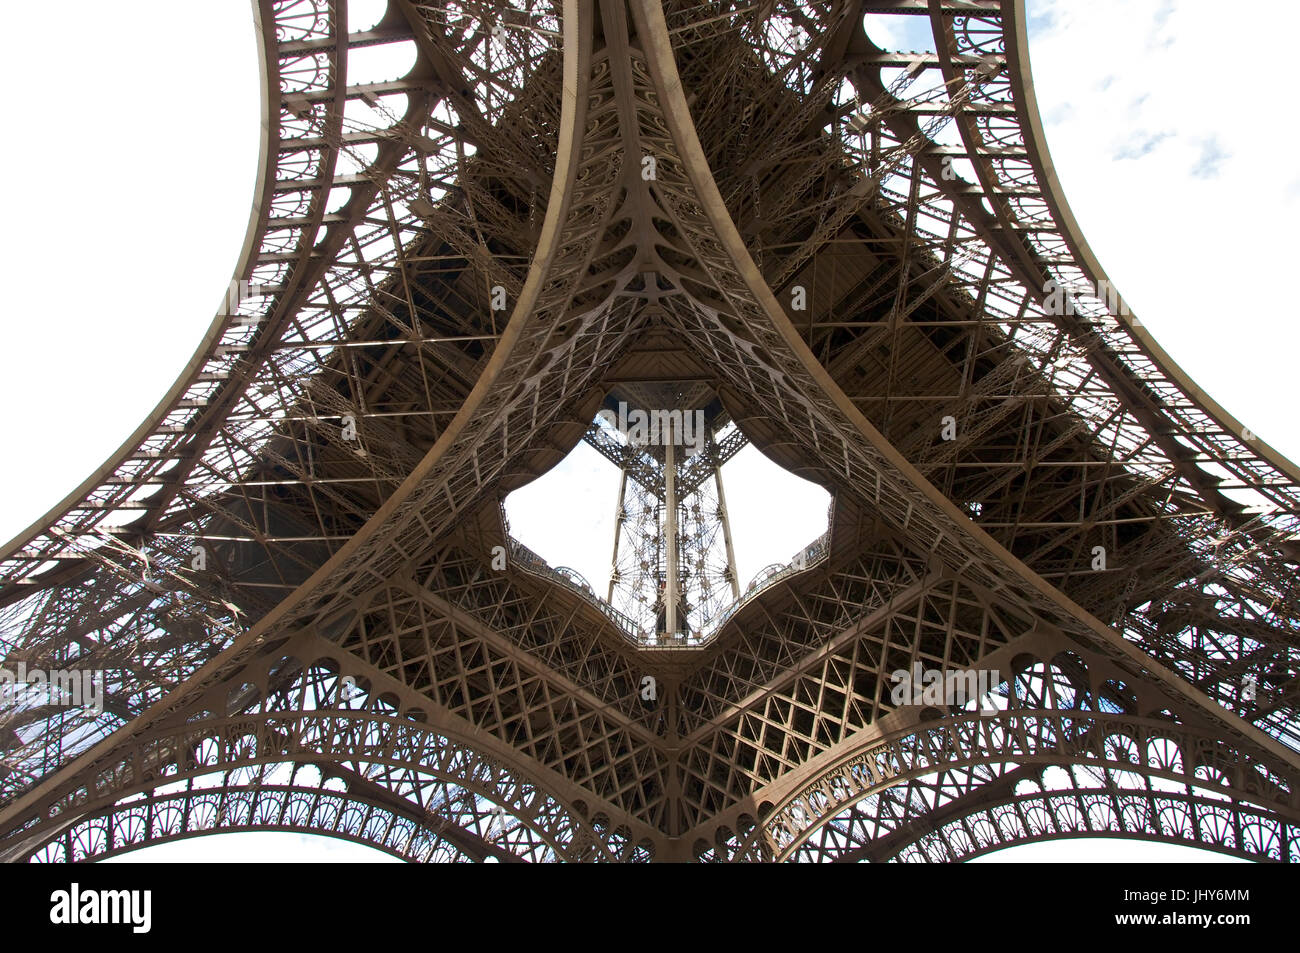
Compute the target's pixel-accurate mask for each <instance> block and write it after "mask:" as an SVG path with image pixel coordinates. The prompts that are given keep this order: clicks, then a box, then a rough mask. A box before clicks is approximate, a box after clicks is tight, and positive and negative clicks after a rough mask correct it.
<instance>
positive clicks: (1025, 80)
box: [1002, 0, 1300, 485]
mask: <svg viewBox="0 0 1300 953" xmlns="http://www.w3.org/2000/svg"><path fill="white" fill-rule="evenodd" d="M1002 22H1003V23H1004V24H1006V25H1007V27H1006V35H1007V40H1006V55H1007V62H1008V65H1009V67H1010V69H1011V74H1012V77H1013V78H1014V81H1015V84H1016V92H1017V95H1016V97H1015V104H1016V115H1017V117H1018V118H1019V120H1020V125H1021V130H1022V133H1023V135H1024V137H1025V143H1026V146H1027V148H1028V156H1029V160H1030V162H1031V163H1033V165H1034V169H1035V172H1036V173H1037V179H1038V183H1039V186H1040V188H1041V189H1042V194H1043V199H1044V201H1045V202H1046V203H1047V206H1048V208H1049V210H1050V212H1051V215H1052V218H1053V219H1054V220H1055V223H1056V225H1057V227H1058V228H1059V230H1060V233H1061V235H1062V237H1063V238H1064V240H1065V243H1066V245H1067V246H1068V247H1069V249H1070V251H1071V252H1072V253H1073V256H1074V258H1075V260H1076V262H1077V264H1078V267H1079V269H1080V270H1081V271H1082V272H1083V273H1084V274H1085V275H1087V276H1088V278H1089V279H1090V280H1091V281H1092V284H1093V287H1094V288H1097V287H1100V288H1108V287H1113V282H1111V281H1110V279H1109V277H1108V276H1107V274H1106V270H1105V269H1104V268H1102V266H1101V262H1100V261H1099V260H1098V259H1097V256H1096V255H1095V254H1094V253H1093V251H1092V248H1091V246H1089V244H1088V240H1087V239H1086V238H1085V237H1084V235H1083V231H1082V230H1081V229H1080V228H1079V223H1078V221H1077V220H1076V219H1075V217H1074V213H1073V212H1072V211H1071V209H1070V203H1069V202H1068V201H1067V199H1066V196H1065V190H1064V189H1062V188H1061V183H1060V180H1059V179H1058V178H1057V176H1056V167H1055V165H1054V164H1053V163H1052V155H1051V151H1050V150H1049V149H1048V147H1047V136H1046V133H1045V132H1044V129H1043V119H1042V114H1041V113H1040V112H1039V109H1038V99H1037V96H1036V95H1035V93H1034V79H1033V73H1032V71H1031V69H1030V61H1029V32H1028V30H1027V29H1026V25H1027V23H1028V19H1027V17H1026V13H1025V0H1002ZM1114 310H1115V311H1117V312H1119V313H1120V316H1121V317H1122V318H1123V317H1128V316H1129V310H1128V307H1127V306H1126V305H1124V303H1123V298H1122V296H1120V297H1119V298H1118V301H1117V303H1116V305H1115V308H1114ZM1124 325H1125V331H1126V332H1127V334H1128V335H1129V336H1130V337H1131V338H1132V339H1133V340H1134V341H1135V342H1136V344H1137V345H1138V346H1139V347H1140V348H1141V349H1142V351H1143V352H1144V353H1145V354H1146V356H1147V357H1148V358H1149V360H1150V361H1151V362H1152V364H1154V365H1155V367H1156V368H1158V369H1159V370H1160V372H1161V373H1163V375H1164V376H1166V377H1168V378H1169V379H1170V380H1171V381H1173V383H1174V384H1175V385H1176V386H1177V387H1178V389H1179V390H1181V391H1182V392H1183V393H1184V394H1186V395H1187V396H1188V397H1189V398H1190V399H1191V400H1192V401H1193V402H1195V403H1196V404H1197V405H1199V406H1200V408H1201V409H1202V410H1203V411H1204V412H1205V414H1206V415H1207V416H1208V417H1209V418H1210V419H1211V420H1213V421H1215V422H1217V423H1218V424H1219V426H1220V427H1221V428H1222V433H1223V435H1226V437H1227V438H1228V439H1229V440H1230V441H1232V445H1233V448H1234V449H1235V451H1236V452H1235V453H1232V454H1222V455H1220V456H1219V457H1217V458H1216V459H1224V460H1232V461H1234V462H1235V461H1236V460H1238V459H1239V457H1240V456H1241V455H1242V454H1257V455H1258V456H1259V457H1260V458H1262V460H1261V462H1265V463H1267V464H1268V465H1269V466H1271V467H1272V468H1274V469H1275V470H1277V471H1278V472H1279V473H1280V474H1282V475H1284V476H1285V477H1286V478H1288V479H1289V481H1290V482H1291V483H1292V484H1293V485H1294V484H1300V466H1297V464H1296V463H1294V462H1293V461H1291V460H1290V459H1288V458H1287V457H1286V456H1285V455H1284V454H1282V453H1281V452H1280V451H1278V450H1276V449H1274V448H1273V447H1271V446H1270V445H1269V444H1267V443H1265V442H1264V441H1263V440H1260V439H1259V438H1258V437H1254V436H1252V437H1250V438H1245V437H1244V436H1243V433H1244V432H1245V425H1244V424H1242V422H1241V421H1239V420H1238V419H1237V418H1236V417H1234V416H1232V414H1230V413H1228V411H1227V410H1226V409H1225V408H1224V407H1223V406H1221V405H1220V404H1219V403H1218V402H1217V401H1215V400H1214V398H1213V397H1211V396H1210V395H1209V394H1207V393H1206V392H1205V391H1203V390H1202V389H1201V388H1200V387H1198V386H1197V384H1196V382H1195V381H1193V380H1192V379H1191V377H1190V376H1188V374H1187V373H1186V372H1185V371H1184V370H1183V369H1182V368H1181V367H1179V366H1178V363H1177V362H1176V361H1175V360H1174V359H1173V358H1172V357H1171V356H1170V355H1169V354H1168V353H1167V352H1166V351H1165V350H1164V348H1162V347H1161V346H1160V344H1159V343H1158V342H1157V341H1156V340H1155V338H1154V337H1152V336H1151V334H1150V333H1149V332H1148V331H1147V330H1146V328H1145V327H1144V326H1143V325H1142V323H1141V322H1140V321H1137V320H1126V321H1124ZM1166 406H1168V405H1167V402H1166Z"/></svg>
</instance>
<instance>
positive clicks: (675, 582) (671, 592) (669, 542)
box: [664, 418, 681, 637]
mask: <svg viewBox="0 0 1300 953" xmlns="http://www.w3.org/2000/svg"><path fill="white" fill-rule="evenodd" d="M665 429H666V430H667V434H666V435H665V436H664V498H665V499H664V547H665V550H664V556H665V559H664V562H665V563H666V564H667V569H666V574H667V576H668V578H667V579H665V580H664V599H665V600H666V601H665V604H664V629H665V634H667V635H668V636H670V637H671V636H674V635H676V634H677V604H678V600H679V599H680V598H681V580H680V579H679V578H678V573H677V452H676V451H677V446H676V440H677V435H676V434H675V433H673V425H672V419H671V418H669V420H668V423H667V424H666V427H665Z"/></svg>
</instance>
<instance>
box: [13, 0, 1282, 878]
mask: <svg viewBox="0 0 1300 953" xmlns="http://www.w3.org/2000/svg"><path fill="white" fill-rule="evenodd" d="M869 13H871V14H887V15H893V16H913V17H920V18H924V20H925V22H928V24H929V26H930V28H931V32H932V35H933V38H934V43H933V50H932V51H930V52H912V53H899V52H892V51H889V50H884V49H881V48H880V47H878V46H877V45H876V44H875V43H873V42H872V40H871V38H870V37H869V36H868V34H867V32H866V30H865V29H864V26H863V23H864V19H863V18H864V15H865V14H869ZM254 15H255V18H256V22H257V28H258V31H259V34H260V36H261V54H262V68H263V78H264V84H263V88H264V120H265V121H264V123H263V129H264V141H263V144H262V145H263V166H262V168H261V174H260V178H259V182H258V189H257V195H256V198H255V202H254V206H253V215H252V226H251V228H250V234H249V239H248V242H247V244H246V247H245V249H244V253H243V255H242V257H241V261H240V265H239V267H238V269H237V271H236V274H235V275H234V281H233V282H232V288H233V289H235V290H234V293H232V294H231V295H230V296H228V300H227V302H226V304H225V305H224V306H223V308H222V309H221V313H220V314H218V315H217V317H216V318H215V319H214V322H213V324H212V325H211V327H210V329H209V331H208V333H207V335H206V336H205V338H204V340H203V342H202V343H201V345H200V347H199V349H198V351H197V353H196V355H195V357H194V358H193V360H192V361H191V362H190V364H189V365H188V366H187V367H186V368H185V369H184V371H183V372H182V374H181V376H180V378H179V379H178V380H177V383H176V384H175V385H174V387H173V388H172V390H171V391H170V392H169V393H168V394H167V395H166V397H165V398H164V400H163V401H162V402H161V403H160V404H159V406H158V408H157V409H156V411H155V412H154V413H153V414H152V415H151V416H150V418H149V419H148V420H146V421H145V422H144V423H143V424H142V425H141V427H140V428H139V430H138V431H137V432H136V433H135V434H134V435H133V437H132V438H131V439H130V440H129V441H128V442H127V444H126V445H125V446H124V447H123V448H122V449H121V450H120V451H119V452H118V453H117V454H116V455H114V457H113V458H111V459H110V460H109V461H107V462H106V463H105V464H104V466H103V467H101V468H100V469H99V470H98V471H97V472H96V473H94V474H93V475H92V476H91V477H90V479H88V480H87V481H86V483H85V484H83V486H82V487H80V488H79V489H78V490H77V491H76V492H75V493H74V494H73V495H72V496H70V497H69V498H68V500H66V501H65V502H64V503H63V504H61V505H60V506H59V507H57V508H56V509H55V510H54V511H52V512H51V513H49V514H47V515H46V516H44V517H42V518H41V519H40V520H38V521H37V522H36V523H35V524H34V525H33V526H32V527H31V528H30V529H29V530H28V531H26V532H25V533H23V534H21V535H20V536H19V537H18V538H17V539H15V540H14V541H12V542H11V543H10V544H9V545H8V546H6V547H5V548H4V549H3V550H2V551H0V650H2V651H3V654H4V665H5V666H6V667H7V668H12V667H13V666H14V665H16V664H18V663H20V662H22V663H25V664H26V665H27V666H28V667H29V668H32V669H44V670H50V671H53V670H93V671H100V672H106V673H107V680H106V685H105V689H106V700H105V705H104V710H103V712H102V713H95V712H93V711H91V710H88V709H85V708H73V707H68V706H60V705H53V704H34V703H31V702H29V701H24V702H22V703H20V704H10V705H8V706H7V707H6V708H5V709H4V711H3V715H2V718H3V730H2V731H0V752H3V759H2V761H0V766H2V768H3V771H2V772H0V857H3V858H5V859H7V860H11V861H12V860H28V859H36V860H78V861H79V860H92V859H97V858H100V857H105V856H109V855H112V854H116V853H120V852H122V851H125V850H131V849H135V848H138V847H141V846H144V845H148V844H153V843H160V842H164V841H168V840H172V839H177V838H183V837H188V836H194V835H197V834H202V833H206V832H210V831H214V830H223V831H231V830H304V831H315V832H319V833H326V834H331V835H334V836H339V837H344V838H350V839H353V840H356V841H360V842H364V843H367V844H370V845H373V846H375V847H378V848H379V849H382V850H385V851H389V852H391V853H393V854H396V855H398V856H401V857H405V858H409V859H413V860H435V859H443V860H476V861H477V860H484V859H486V858H489V857H492V858H496V859H499V860H533V861H545V860H610V861H629V860H650V859H654V860H696V859H698V860H713V861H726V860H742V861H748V860H786V859H799V860H818V861H829V860H837V861H838V860H843V861H851V860H869V861H926V860H928V861H940V860H960V859H965V858H968V857H972V856H976V855H979V854H981V853H985V852H987V851H990V850H994V849H997V848H1000V847H1003V846H1006V845H1009V844H1016V843H1022V842H1027V841H1035V840H1044V839H1049V838H1055V837H1062V836H1088V835H1109V836H1114V835H1124V836H1132V837H1140V838H1147V839H1151V840H1156V841H1163V842H1169V843H1182V844H1192V845H1199V846H1203V847H1208V848H1211V849H1215V850H1219V851H1223V852H1226V853H1230V854H1235V855H1238V856H1242V857H1249V858H1253V859H1259V860H1273V861H1284V862H1289V861H1294V860H1296V859H1300V794H1298V793H1297V785H1298V784H1300V730H1298V729H1297V718H1296V704H1297V696H1298V695H1300V682H1298V678H1300V648H1298V642H1297V634H1298V633H1297V627H1298V626H1300V599H1298V598H1297V594H1296V586H1297V581H1296V580H1297V576H1298V573H1297V563H1298V562H1300V549H1298V547H1297V542H1298V540H1297V517H1298V516H1300V472H1298V471H1297V469H1296V467H1295V466H1294V465H1293V464H1291V463H1290V462H1289V461H1287V460H1285V459H1283V458H1282V457H1281V456H1280V455H1279V454H1277V453H1276V452H1275V451H1273V450H1272V449H1271V448H1269V447H1268V446H1266V445H1264V444H1263V443H1262V442H1261V441H1259V440H1258V439H1257V438H1256V437H1254V436H1253V435H1252V434H1250V432H1249V431H1247V430H1245V429H1244V428H1243V427H1242V425H1241V424H1240V423H1239V422H1238V421H1236V420H1234V419H1233V418H1232V417H1230V416H1229V415H1228V414H1227V413H1226V412H1225V411H1223V409H1222V408H1220V407H1219V406H1218V405H1217V404H1215V403H1214V402H1213V401H1212V400H1210V398H1208V397H1207V396H1206V395H1205V394H1203V393H1202V392H1201V391H1200V390H1199V389H1198V388H1197V387H1196V386H1195V385H1194V384H1193V383H1192V382H1191V381H1189V380H1188V379H1187V378H1186V377H1185V376H1184V375H1183V374H1182V373H1181V372H1180V371H1179V370H1178V368H1177V367H1176V366H1175V365H1174V364H1173V362H1172V361H1170V360H1169V358H1168V357H1167V355H1165V354H1164V352H1163V351H1161V350H1160V348H1159V347H1158V346H1157V345H1156V344H1155V342H1154V341H1152V340H1151V338H1150V337H1149V336H1148V335H1147V334H1146V333H1145V331H1144V330H1143V328H1142V326H1141V324H1140V322H1139V321H1138V320H1137V318H1136V317H1134V316H1133V315H1132V314H1131V313H1130V312H1129V309H1128V308H1127V306H1125V305H1124V302H1123V300H1122V298H1120V297H1119V296H1118V295H1117V294H1116V293H1114V289H1113V286H1112V285H1110V283H1109V281H1108V279H1107V278H1106V275H1105V273H1104V272H1103V271H1102V269H1101V267H1100V265H1099V264H1098V263H1097V261H1096V260H1095V258H1094V257H1093V255H1092V253H1091V252H1090V250H1089V249H1088V246H1087V244H1086V242H1085V241H1084V239H1083V238H1082V236H1081V235H1080V234H1079V231H1078V228H1077V226H1076V224H1075V222H1074V219H1073V217H1072V216H1071V214H1070V211H1069V208H1068V206H1067V205H1066V202H1065V199H1064V197H1063V196H1062V194H1061V191H1060V188H1059V184H1058V183H1057V181H1056V179H1055V176H1054V174H1053V172H1052V166H1051V161H1050V158H1049V156H1048V154H1047V150H1046V147H1045V144H1044V140H1043V132H1042V127H1041V123H1040V121H1039V118H1038V111H1037V106H1036V103H1035V101H1034V94H1033V84H1032V79H1031V77H1030V74H1029V63H1028V58H1027V53H1026V43H1025V33H1024V28H1025V19H1024V10H1023V0H874V2H872V0H828V2H823V3H805V4H795V3H786V2H781V0H760V2H748V3H747V2H722V0H715V2H693V0H665V2H663V3H660V2H656V0H559V2H551V0H516V2H514V3H510V4H506V3H501V2H495V0H460V2H455V3H453V2H438V3H417V2H411V0H390V4H389V8H388V13H387V15H386V16H385V17H384V19H383V20H382V21H381V22H380V23H379V24H378V25H377V26H376V27H375V28H374V29H372V30H371V31H368V32H366V33H361V34H348V32H347V29H346V23H347V8H346V2H345V0H334V2H330V0H255V2H254ZM409 41H414V43H415V44H416V47H417V49H418V53H419V56H418V60H417V63H416V66H415V67H414V68H413V69H412V70H411V72H410V73H409V74H408V75H407V76H406V77H404V78H402V79H400V80H397V81H394V82H388V83H379V84H350V83H349V80H348V57H349V53H350V52H351V51H353V50H357V49H360V48H363V47H368V46H375V45H381V44H388V43H397V42H409ZM647 158H649V159H651V160H653V161H652V162H651V163H650V165H651V167H652V169H653V174H652V175H651V176H648V177H647V176H646V174H645V171H646V162H645V160H646V159H647ZM800 295H802V296H803V298H804V300H805V302H806V305H805V306H804V307H798V306H796V304H795V302H796V301H798V300H799V297H800ZM503 297H504V300H505V301H506V302H507V303H508V304H507V307H506V308H505V309H504V310H502V309H501V308H499V307H498V305H499V302H500V300H501V299H502V298H503ZM650 380H655V381H693V382H703V383H706V384H707V385H708V387H709V388H710V390H711V392H712V393H715V394H716V395H717V396H718V398H719V399H720V401H721V403H722V405H723V406H724V407H725V409H726V412H727V414H728V415H729V417H730V418H731V419H732V420H734V421H736V423H737V425H738V426H739V427H740V428H741V429H742V430H743V434H744V437H745V438H747V439H748V440H750V441H752V442H753V443H755V444H756V445H757V446H758V447H760V448H761V449H762V450H763V451H764V452H765V453H767V454H768V455H769V456H770V457H772V458H773V459H775V460H777V461H778V462H780V463H782V465H784V466H786V467H787V468H788V469H790V470H792V471H793V472H796V473H798V474H800V475H802V476H805V477H807V478H808V479H811V480H814V481H816V482H818V483H820V484H822V485H823V486H825V487H826V488H827V489H828V490H829V491H830V492H831V493H832V496H833V498H834V505H833V507H832V515H831V522H830V528H829V530H828V532H827V535H826V536H825V537H824V538H823V539H822V540H819V541H818V542H817V543H815V544H814V545H813V546H811V547H810V548H809V550H808V552H807V554H806V555H807V557H808V558H807V559H803V560H800V562H799V564H798V566H796V567H793V568H792V569H790V570H788V571H782V572H779V573H776V574H774V575H773V576H772V577H771V578H769V579H767V580H766V581H765V584H764V585H762V586H757V587H755V588H754V589H752V590H751V591H750V592H748V593H746V594H744V596H743V598H742V600H741V601H740V603H739V604H737V605H736V606H734V607H733V608H732V609H730V610H728V611H727V612H726V613H724V614H723V617H722V618H721V619H720V620H719V624H718V625H717V626H716V628H715V629H714V630H713V631H712V632H711V634H710V636H709V637H708V638H707V639H705V640H703V641H702V642H701V644H700V645H698V646H694V645H692V646H682V645H663V646H654V647H647V646H645V645H643V644H641V643H639V642H638V641H637V640H636V639H634V638H632V637H630V636H629V634H628V630H627V627H626V626H625V625H624V624H622V621H621V620H620V619H619V618H618V617H617V615H616V613H615V612H614V610H612V609H611V608H610V607H609V606H608V605H606V604H605V603H604V602H603V600H600V599H597V598H595V597H594V596H593V595H592V594H591V593H590V592H589V591H587V590H585V589H584V588H583V587H581V586H579V585H576V584H574V583H573V582H572V581H571V580H568V579H566V578H563V577H557V576H556V575H555V573H554V572H551V571H549V570H548V569H547V568H546V567H545V566H544V565H539V564H538V561H536V560H535V559H530V558H528V554H527V552H526V550H525V549H524V548H523V547H521V546H520V545H519V544H517V543H515V542H513V541H512V540H511V539H510V537H509V535H508V529H507V526H506V524H505V522H504V520H503V518H502V513H501V508H500V500H501V499H502V498H503V497H504V495H505V494H506V493H507V492H509V490H511V489H512V488H514V487H515V486H518V485H521V484H522V483H524V482H527V481H528V480H530V479H533V478H534V477H535V476H536V475H538V474H539V473H541V472H544V471H545V470H546V469H548V468H549V467H550V466H552V465H554V463H555V462H557V461H558V460H559V459H560V458H562V457H563V456H564V454H565V453H567V452H568V450H569V449H571V448H572V447H573V446H574V445H575V444H576V443H577V442H578V441H579V440H581V439H582V438H583V436H584V434H586V433H587V431H588V428H589V426H590V425H591V421H592V420H593V418H594V416H595V413H596V411H597V409H598V408H599V407H600V405H601V401H602V400H603V399H604V397H605V395H606V394H607V393H608V392H609V391H610V390H611V389H612V388H613V387H615V386H617V385H618V384H619V383H620V382H626V381H650ZM947 437H950V438H951V439H946V438H947ZM1099 547H1100V549H1101V551H1102V552H1103V553H1104V554H1105V555H1104V561H1103V563H1102V565H1101V566H1100V567H1099V566H1098V563H1097V558H1096V553H1097V552H1098V548H1099ZM500 553H506V554H507V555H508V558H507V560H506V562H505V568H504V569H498V568H496V566H497V565H500V563H499V562H498V561H497V556H498V554H500ZM917 662H921V663H923V664H925V665H927V666H931V667H937V668H943V669H951V670H972V669H996V670H998V671H1001V672H1005V673H1007V682H1006V685H1005V686H1004V688H1003V689H1002V691H1001V697H1002V703H1001V705H1000V706H999V707H998V708H997V710H995V711H992V712H990V711H982V710H980V709H979V708H978V707H977V706H975V705H971V704H968V705H965V706H961V705H953V706H947V707H939V708H936V707H933V706H931V707H923V706H899V705H896V704H894V703H893V702H892V700H891V697H890V693H889V679H888V673H890V672H891V671H893V670H895V669H906V668H909V667H910V666H911V665H913V664H915V663H917ZM646 675H650V676H653V677H654V678H655V679H656V680H657V683H658V685H659V686H660V690H659V693H658V697H657V699H655V700H654V701H650V702H647V701H646V700H644V699H643V698H642V696H641V694H640V693H639V692H638V685H640V684H641V680H642V679H643V678H644V677H645V676H646Z"/></svg>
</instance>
